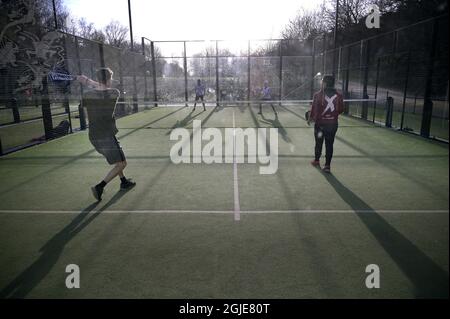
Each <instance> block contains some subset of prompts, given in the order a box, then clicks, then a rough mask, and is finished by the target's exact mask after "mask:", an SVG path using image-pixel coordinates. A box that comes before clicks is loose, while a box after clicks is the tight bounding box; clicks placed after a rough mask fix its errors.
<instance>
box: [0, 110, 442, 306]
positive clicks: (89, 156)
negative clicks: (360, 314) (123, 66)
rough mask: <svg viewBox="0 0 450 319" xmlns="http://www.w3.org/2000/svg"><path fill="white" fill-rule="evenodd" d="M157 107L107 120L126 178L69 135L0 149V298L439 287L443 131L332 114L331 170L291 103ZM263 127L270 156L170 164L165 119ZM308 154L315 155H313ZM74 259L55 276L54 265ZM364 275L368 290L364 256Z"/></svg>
mask: <svg viewBox="0 0 450 319" xmlns="http://www.w3.org/2000/svg"><path fill="white" fill-rule="evenodd" d="M275 108H276V110H277V111H278V114H277V115H275V114H274V113H273V111H272V109H271V108H270V107H265V108H264V109H263V114H262V115H259V114H257V112H258V106H257V105H251V106H249V105H247V104H241V105H230V106H226V107H223V106H207V108H206V111H203V108H202V107H201V105H200V106H197V108H196V110H195V111H193V110H192V106H191V107H185V106H184V105H182V106H171V107H169V106H159V107H154V108H150V109H148V110H145V111H142V112H139V113H136V114H133V115H130V116H126V117H123V118H121V119H120V120H118V127H119V134H118V137H119V139H120V141H121V145H122V147H123V149H124V151H125V154H126V156H127V161H128V166H127V168H126V170H125V174H126V176H127V177H131V178H133V179H134V180H135V181H136V183H137V186H136V187H135V188H133V189H131V190H129V191H127V192H123V191H119V182H118V180H113V181H112V182H111V183H110V184H109V185H108V186H107V188H106V193H105V194H104V195H103V200H102V201H101V202H99V203H96V201H95V200H94V198H93V197H92V194H91V192H90V187H91V186H92V185H95V184H96V183H97V182H98V181H99V180H101V179H102V178H103V176H104V175H105V173H106V172H107V170H108V169H109V167H108V165H107V164H106V162H105V160H104V158H103V157H102V156H101V155H100V154H98V153H97V152H96V151H95V150H94V149H93V148H92V146H91V144H90V143H89V140H88V136H87V131H82V132H79V133H76V134H71V135H68V136H66V137H63V138H60V139H56V140H53V141H50V142H47V143H44V144H41V145H38V146H34V147H31V148H28V149H24V150H21V151H18V152H15V153H11V154H9V155H5V156H3V157H1V158H0V176H1V177H2V183H1V184H0V256H1V271H0V296H1V297H2V298H23V297H24V298H423V297H427V298H430V297H431V298H442V297H444V298H445V297H447V298H448V282H449V277H448V249H449V236H448V234H449V229H448V226H449V225H448V224H449V215H448V203H449V197H448V196H449V195H448V194H449V180H448V179H449V166H448V160H449V151H448V144H444V143H439V142H435V141H431V140H427V139H424V138H421V137H417V136H414V135H412V134H408V133H405V132H397V131H394V130H392V129H387V128H384V127H381V126H377V125H374V124H372V123H368V122H367V121H362V120H358V119H354V118H350V117H346V116H342V117H341V118H340V123H339V130H338V133H337V136H336V142H335V147H334V158H333V162H332V174H331V175H328V174H324V173H322V172H321V170H319V169H317V168H314V167H312V166H311V165H310V161H311V160H312V156H313V151H314V137H313V126H308V125H307V123H306V121H305V119H304V117H303V115H304V113H305V111H306V109H307V105H290V106H286V105H284V106H280V105H275ZM194 120H201V121H202V122H201V124H202V127H203V128H209V127H215V128H219V129H220V130H222V131H223V130H225V129H226V128H247V127H252V128H270V127H275V128H278V144H279V145H278V170H277V172H276V173H275V174H272V175H261V174H260V173H259V167H260V165H259V164H258V163H256V164H253V163H247V162H246V163H231V164H230V163H224V164H217V163H213V164H205V163H197V164H193V163H190V164H174V163H172V161H171V159H170V156H169V153H170V149H171V147H172V146H173V144H174V143H175V141H171V140H170V139H169V136H170V132H171V131H172V130H173V129H175V128H183V127H184V128H187V129H191V128H192V124H193V121H194ZM322 162H323V159H322ZM69 264H76V265H78V266H79V268H80V288H79V289H68V288H66V285H65V280H66V277H67V276H68V274H67V273H66V272H65V270H66V266H67V265H69ZM371 264H375V265H377V266H378V267H379V270H380V288H378V289H368V288H367V287H366V284H365V281H366V277H367V276H368V275H369V274H368V273H366V267H367V266H368V265H371Z"/></svg>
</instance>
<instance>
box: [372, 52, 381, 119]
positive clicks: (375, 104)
mask: <svg viewBox="0 0 450 319" xmlns="http://www.w3.org/2000/svg"><path fill="white" fill-rule="evenodd" d="M379 76H380V58H378V59H377V73H376V76H375V96H374V98H375V103H374V105H373V116H372V122H374V123H375V117H376V111H377V98H378V79H379Z"/></svg>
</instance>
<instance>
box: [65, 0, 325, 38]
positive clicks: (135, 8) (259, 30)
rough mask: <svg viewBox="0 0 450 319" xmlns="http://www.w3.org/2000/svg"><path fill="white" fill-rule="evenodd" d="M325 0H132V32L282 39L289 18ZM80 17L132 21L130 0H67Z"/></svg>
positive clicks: (155, 35)
mask: <svg viewBox="0 0 450 319" xmlns="http://www.w3.org/2000/svg"><path fill="white" fill-rule="evenodd" d="M322 2H323V0H190V1H189V0H154V1H153V0H152V1H149V0H131V9H132V19H133V36H134V38H135V39H140V38H141V36H145V37H147V38H149V39H151V40H213V39H234V40H238V39H242V40H244V39H267V38H279V37H280V32H281V30H282V29H283V27H284V25H285V24H286V23H288V21H289V19H292V18H293V17H295V15H296V13H297V12H298V11H299V10H300V9H301V8H304V9H306V10H312V9H314V8H316V7H317V6H319V5H320V4H321V3H322ZM64 3H65V5H66V6H67V8H68V9H69V10H70V12H71V14H72V15H73V16H75V17H78V18H81V17H85V18H86V20H87V21H88V22H93V23H94V24H95V25H96V27H98V28H102V27H104V26H105V25H106V24H108V23H109V22H110V21H111V20H112V19H114V20H118V21H119V22H121V23H122V24H124V25H126V26H128V1H127V0H64Z"/></svg>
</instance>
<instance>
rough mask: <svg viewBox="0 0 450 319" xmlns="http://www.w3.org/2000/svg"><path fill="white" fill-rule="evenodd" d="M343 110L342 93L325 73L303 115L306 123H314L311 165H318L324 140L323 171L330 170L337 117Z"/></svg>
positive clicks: (331, 77)
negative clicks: (313, 152)
mask: <svg viewBox="0 0 450 319" xmlns="http://www.w3.org/2000/svg"><path fill="white" fill-rule="evenodd" d="M343 111H344V99H343V97H342V94H341V93H339V92H338V91H337V90H336V89H335V88H334V76H332V75H325V76H324V77H323V79H322V88H321V90H320V91H319V92H317V93H316V94H314V98H313V102H312V106H311V110H310V111H309V112H307V113H306V114H305V115H306V116H305V117H306V120H307V121H308V124H309V122H310V121H312V122H315V124H314V138H315V140H316V146H315V158H314V160H313V161H312V162H311V164H312V165H313V166H316V167H319V166H320V156H321V155H322V146H323V142H324V140H325V166H324V167H323V171H324V172H326V173H330V172H331V168H330V165H331V159H332V157H333V144H334V137H335V136H336V132H337V129H338V117H339V114H341V113H342V112H343Z"/></svg>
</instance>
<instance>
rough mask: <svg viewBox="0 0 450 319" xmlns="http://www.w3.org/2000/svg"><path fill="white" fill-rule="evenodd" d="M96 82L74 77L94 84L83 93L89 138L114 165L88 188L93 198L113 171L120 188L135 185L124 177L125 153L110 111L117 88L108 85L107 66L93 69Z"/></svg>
mask: <svg viewBox="0 0 450 319" xmlns="http://www.w3.org/2000/svg"><path fill="white" fill-rule="evenodd" d="M96 75H97V79H98V82H96V81H93V80H91V79H89V78H88V77H86V76H84V75H81V76H78V77H77V80H78V81H79V82H80V83H82V84H84V85H87V86H89V87H91V88H94V89H93V90H91V91H88V92H86V93H85V94H83V104H82V105H83V106H84V107H85V108H86V110H87V113H88V118H89V140H90V142H91V144H92V145H93V146H94V148H95V150H96V151H97V152H99V153H100V154H102V155H103V156H104V157H105V158H106V160H107V161H108V163H109V164H110V165H114V167H113V168H112V169H111V170H110V171H109V173H108V174H107V175H106V177H105V178H104V179H103V180H102V181H101V182H100V183H98V184H97V185H95V186H94V187H92V188H91V190H92V194H93V195H94V197H95V199H97V200H99V201H100V200H101V199H102V194H103V190H104V188H105V186H106V184H107V183H109V182H110V181H111V180H112V179H113V178H114V177H116V176H117V175H118V176H119V177H120V181H121V183H120V189H122V190H127V189H130V188H132V187H133V186H135V185H136V183H134V182H132V181H131V179H127V178H125V176H124V174H123V170H124V168H125V167H126V166H127V161H126V159H125V154H124V152H123V150H122V147H121V146H120V144H119V141H118V140H117V138H116V134H117V133H118V130H117V127H116V120H115V117H114V111H115V108H116V103H117V100H118V98H119V96H120V92H119V90H117V89H114V88H111V81H112V76H113V71H112V70H111V69H109V68H101V69H99V70H98V71H97V74H96Z"/></svg>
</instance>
